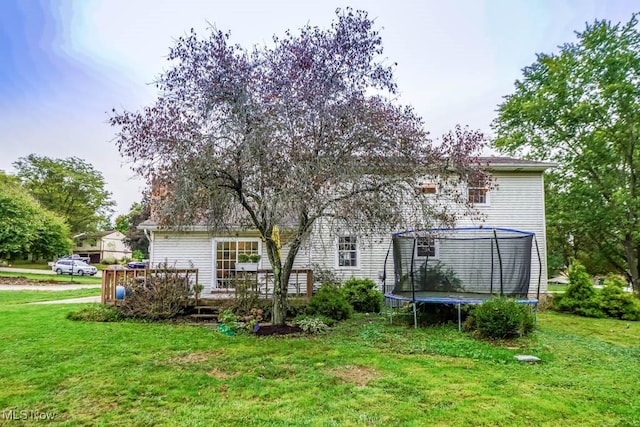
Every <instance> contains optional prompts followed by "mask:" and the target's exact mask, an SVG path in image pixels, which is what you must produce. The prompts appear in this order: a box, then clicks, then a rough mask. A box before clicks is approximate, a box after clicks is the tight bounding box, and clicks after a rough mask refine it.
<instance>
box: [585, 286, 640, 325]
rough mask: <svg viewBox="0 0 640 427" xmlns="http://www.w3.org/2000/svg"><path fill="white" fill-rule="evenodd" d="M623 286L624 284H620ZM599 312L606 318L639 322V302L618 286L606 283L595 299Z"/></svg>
mask: <svg viewBox="0 0 640 427" xmlns="http://www.w3.org/2000/svg"><path fill="white" fill-rule="evenodd" d="M622 283H623V284H624V282H622ZM596 301H597V302H598V304H599V308H600V310H602V312H604V313H605V314H606V315H607V316H608V317H613V318H615V319H622V320H640V301H639V300H638V299H637V298H635V297H634V296H633V295H632V294H630V293H627V292H625V291H623V290H622V288H621V287H620V286H619V284H616V283H615V282H614V283H611V282H609V283H607V281H605V286H604V288H602V290H601V291H600V293H599V295H598V296H597V298H596Z"/></svg>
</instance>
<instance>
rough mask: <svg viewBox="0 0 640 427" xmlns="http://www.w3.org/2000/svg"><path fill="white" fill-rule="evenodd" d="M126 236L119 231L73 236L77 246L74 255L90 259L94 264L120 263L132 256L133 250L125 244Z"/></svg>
mask: <svg viewBox="0 0 640 427" xmlns="http://www.w3.org/2000/svg"><path fill="white" fill-rule="evenodd" d="M124 239H125V235H124V234H122V233H121V232H119V231H117V230H109V231H99V232H96V233H81V234H78V235H75V236H73V241H74V242H75V244H76V246H75V247H74V248H73V253H74V254H77V255H80V256H82V257H88V258H89V259H90V260H91V262H92V263H99V262H101V261H102V260H105V259H107V260H116V261H119V260H121V259H123V258H125V257H130V256H131V250H129V248H128V247H127V245H126V244H125V243H124Z"/></svg>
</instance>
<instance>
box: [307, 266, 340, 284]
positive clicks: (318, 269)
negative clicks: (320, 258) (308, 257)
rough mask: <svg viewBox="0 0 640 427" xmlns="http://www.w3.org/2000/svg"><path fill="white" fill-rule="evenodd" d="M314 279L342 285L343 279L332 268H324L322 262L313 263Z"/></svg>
mask: <svg viewBox="0 0 640 427" xmlns="http://www.w3.org/2000/svg"><path fill="white" fill-rule="evenodd" d="M312 267H313V281H314V283H322V284H324V283H330V284H332V285H340V283H342V281H341V280H340V277H339V276H338V275H337V274H336V272H335V271H334V270H332V269H330V268H324V267H322V266H321V265H320V264H313V266H312Z"/></svg>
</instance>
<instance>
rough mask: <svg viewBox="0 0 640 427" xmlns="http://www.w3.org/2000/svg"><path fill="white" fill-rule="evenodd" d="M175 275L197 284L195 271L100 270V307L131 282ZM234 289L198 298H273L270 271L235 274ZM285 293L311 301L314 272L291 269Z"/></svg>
mask: <svg viewBox="0 0 640 427" xmlns="http://www.w3.org/2000/svg"><path fill="white" fill-rule="evenodd" d="M166 273H170V274H178V275H184V276H187V277H189V284H190V285H195V284H197V283H198V269H195V268H182V269H181V268H171V269H166V268H161V269H153V268H152V269H128V268H120V269H109V268H107V269H105V270H103V271H102V297H101V301H102V304H116V303H117V302H118V299H117V298H116V288H117V287H118V286H124V285H125V284H126V283H128V282H129V281H131V280H135V279H137V278H144V279H145V280H146V279H147V278H149V277H151V276H154V275H156V274H166ZM234 282H235V283H234V286H233V287H229V288H228V289H225V288H216V289H214V291H213V292H212V293H208V294H207V293H203V294H201V295H200V297H201V298H216V295H219V296H220V297H221V298H227V297H238V296H239V294H240V293H244V292H255V293H257V294H258V295H259V296H260V297H263V298H268V297H270V296H272V295H273V270H271V269H259V270H257V271H254V272H238V273H237V274H236V279H235V280H234ZM288 293H289V295H290V296H296V297H299V296H306V297H307V298H311V296H312V295H313V270H311V269H294V270H291V276H290V278H289V286H288Z"/></svg>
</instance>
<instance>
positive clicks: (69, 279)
mask: <svg viewBox="0 0 640 427" xmlns="http://www.w3.org/2000/svg"><path fill="white" fill-rule="evenodd" d="M0 277H22V278H25V279H27V280H29V281H30V282H33V283H38V282H43V283H61V284H62V283H75V284H93V285H99V284H100V283H102V279H101V278H100V277H92V276H71V275H69V274H55V273H52V274H40V273H14V272H9V271H0Z"/></svg>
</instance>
